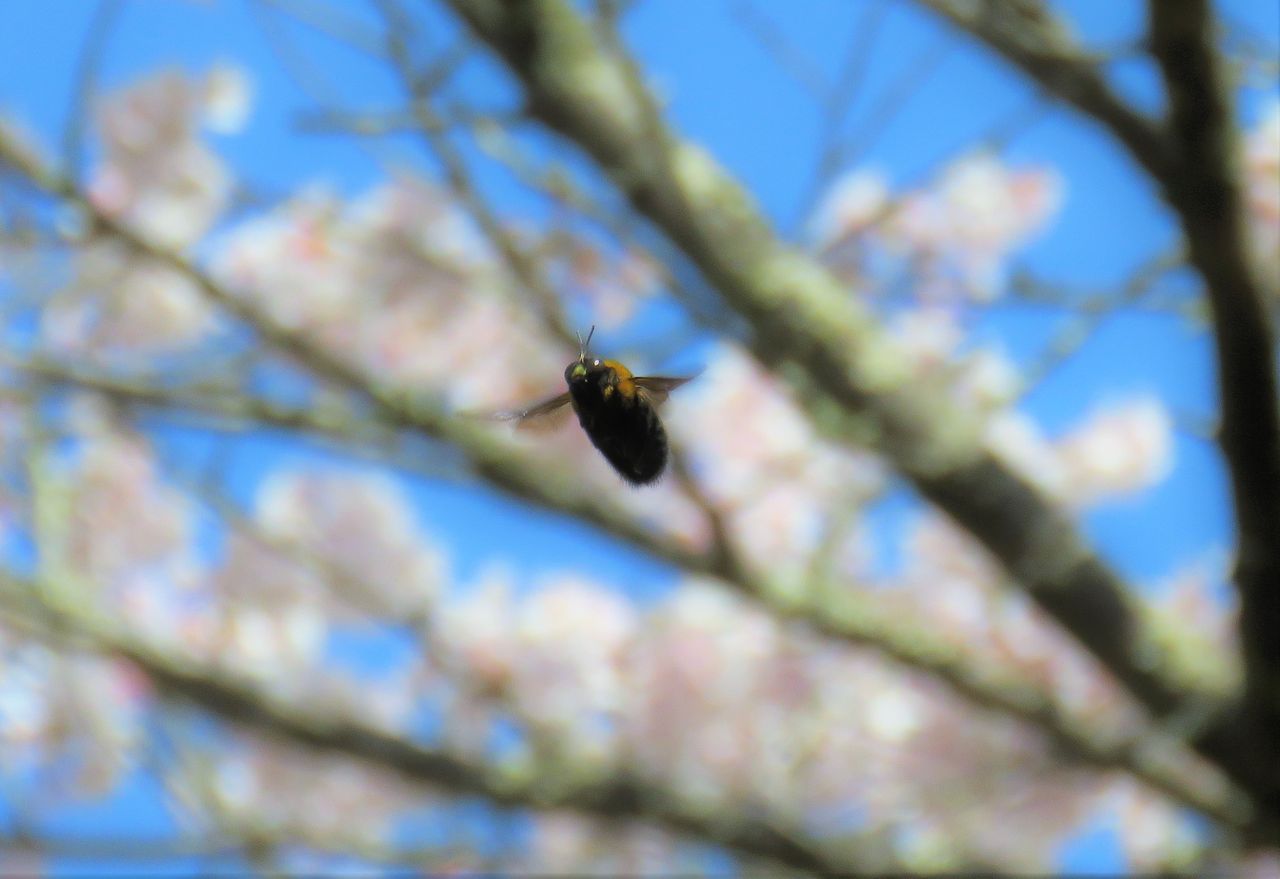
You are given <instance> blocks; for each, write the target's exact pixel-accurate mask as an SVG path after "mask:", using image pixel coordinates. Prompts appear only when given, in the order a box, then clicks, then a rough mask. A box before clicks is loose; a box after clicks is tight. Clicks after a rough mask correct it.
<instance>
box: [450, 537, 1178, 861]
mask: <svg viewBox="0 0 1280 879" xmlns="http://www.w3.org/2000/svg"><path fill="white" fill-rule="evenodd" d="M951 543H952V544H954V543H956V541H955V540H952V541H951ZM934 546H935V548H936V550H935V551H934V559H933V561H932V562H922V563H921V564H922V565H924V564H932V565H934V570H933V572H925V571H922V570H913V571H912V572H910V573H908V574H907V575H906V585H907V588H911V584H912V583H914V586H915V587H917V588H920V590H921V591H923V587H922V586H921V584H922V583H923V581H924V580H925V579H928V578H931V577H932V578H934V579H942V578H943V577H944V576H946V577H950V580H951V585H948V586H947V589H948V592H949V593H950V594H953V595H956V596H959V595H962V594H963V593H964V591H965V590H968V593H969V594H970V596H971V597H970V598H969V599H968V601H969V602H970V604H972V605H974V606H973V607H972V608H964V607H962V606H961V605H960V604H958V603H957V601H956V600H953V599H951V598H946V599H943V601H944V602H945V603H946V604H948V606H949V607H948V608H945V609H943V610H941V611H940V612H938V611H935V612H934V614H933V616H932V619H931V620H930V622H931V623H933V622H936V623H937V626H938V627H947V629H946V631H947V634H948V637H949V638H951V639H954V641H955V642H957V643H961V642H964V641H966V640H972V639H974V638H976V637H983V636H990V637H992V638H993V643H992V644H991V646H990V647H989V650H990V652H991V654H992V656H993V658H999V659H1000V660H1006V659H1008V660H1010V661H1012V662H1013V663H1014V664H1015V665H1016V666H1017V667H1018V668H1019V670H1020V671H1026V672H1029V673H1034V674H1035V677H1036V679H1037V682H1039V683H1043V684H1047V685H1048V686H1049V687H1050V688H1052V689H1059V690H1061V691H1063V692H1062V695H1063V697H1064V701H1066V702H1068V703H1077V704H1076V705H1073V706H1072V707H1084V708H1085V709H1087V710H1088V711H1089V712H1090V713H1089V714H1088V715H1087V716H1092V717H1094V718H1095V719H1097V720H1099V721H1105V720H1107V714H1108V712H1109V711H1112V710H1113V709H1114V700H1115V693H1114V691H1113V688H1112V687H1111V686H1110V685H1107V684H1105V683H1103V682H1102V679H1101V677H1100V676H1099V675H1098V673H1097V670H1096V669H1093V668H1087V669H1086V668H1081V667H1080V661H1079V660H1078V659H1077V658H1076V654H1075V652H1074V651H1072V650H1070V649H1067V647H1068V645H1067V644H1066V643H1065V641H1066V638H1065V637H1064V636H1062V635H1060V634H1059V635H1056V636H1053V637H1050V638H1049V640H1048V641H1046V642H1041V641H1040V638H1041V637H1042V636H1044V635H1045V633H1046V632H1050V634H1052V633H1051V631H1050V630H1051V627H1050V626H1049V625H1048V624H1047V623H1045V622H1044V621H1043V620H1041V619H1038V618H1036V617H1035V615H1034V613H1032V612H1031V611H1030V609H1029V608H1027V607H1026V606H1025V605H1023V606H1020V607H1019V606H1011V605H1016V604H1017V603H1016V602H1015V601H1008V602H1007V604H1005V603H1003V602H1002V600H1001V598H1000V596H999V595H998V594H997V590H996V589H995V588H994V587H993V586H991V585H990V584H991V579H990V578H989V577H988V578H987V579H986V580H981V579H979V578H980V577H982V576H984V575H987V574H989V572H988V571H985V570H982V569H981V567H980V566H978V565H975V566H974V567H973V570H972V571H971V572H970V575H971V576H972V577H973V579H972V580H968V581H960V580H958V578H960V577H962V576H963V575H962V574H959V573H951V574H943V573H940V572H941V571H943V570H944V569H949V570H951V571H953V572H954V571H956V569H957V566H958V562H957V559H955V558H945V557H939V556H941V555H942V553H944V552H951V553H953V554H956V555H960V556H961V557H963V550H957V549H956V548H955V547H954V546H951V547H950V548H948V546H947V541H935V544H934ZM913 578H916V579H914V580H913ZM916 597H917V598H924V596H922V595H920V594H919V593H917V596H916ZM921 603H923V601H922V602H921ZM980 605H981V606H985V609H987V610H989V611H990V612H991V618H990V619H987V618H986V617H985V616H984V615H983V613H982V612H981V611H982V610H983V609H984V608H983V607H981V606H980ZM1002 607H1003V609H1002ZM904 609H905V607H904ZM440 614H441V627H440V632H441V637H442V639H444V645H443V646H444V647H445V649H446V651H447V654H448V655H449V656H450V657H451V661H452V662H453V663H457V664H459V668H460V670H461V671H462V673H463V674H464V675H466V676H473V677H474V678H477V679H483V680H484V681H486V682H488V684H489V685H491V686H492V687H493V688H494V689H491V690H486V692H494V691H495V690H496V691H501V692H503V693H505V694H506V695H507V697H508V698H509V700H510V704H513V705H515V706H516V710H517V715H518V716H520V717H521V718H522V719H523V720H524V721H525V722H526V723H528V724H530V725H531V727H532V728H533V729H536V730H540V731H542V732H544V733H547V732H550V733H553V734H554V736H555V741H556V742H557V744H558V746H559V747H562V748H564V749H565V750H566V751H567V753H570V754H572V755H573V761H574V768H575V770H576V771H579V772H583V773H587V774H588V775H589V774H590V773H591V772H592V771H593V769H592V767H593V766H596V767H598V766H602V765H603V766H607V765H611V764H617V765H619V766H630V767H636V768H638V769H639V770H640V771H641V772H642V774H643V775H644V776H645V777H652V778H657V779H661V780H663V781H664V782H666V783H667V784H668V785H670V786H671V787H672V788H673V789H675V790H676V791H678V792H679V794H680V795H681V796H682V797H684V798H686V800H687V801H688V802H690V803H692V804H697V805H698V806H700V807H701V808H704V809H706V810H707V811H714V810H715V809H716V808H718V807H721V806H722V805H723V804H727V803H729V802H737V803H742V802H745V803H750V804H754V808H755V809H758V810H761V814H764V815H771V816H773V818H774V820H778V821H781V822H782V823H783V824H798V825H800V826H807V827H809V828H810V829H811V830H812V831H813V832H815V833H818V834H820V835H823V834H830V833H837V834H848V833H852V834H855V835H858V834H867V835H870V836H878V837H880V838H888V839H889V840H890V841H891V844H892V846H893V849H894V850H895V852H896V853H897V854H898V855H899V856H900V857H902V858H904V859H905V860H906V862H907V863H910V864H915V865H918V866H920V867H922V868H923V867H926V866H930V865H932V866H942V865H945V864H947V863H951V862H953V861H954V859H956V858H960V857H963V856H966V855H968V856H975V855H976V856H980V857H985V858H991V859H999V861H1000V862H1001V863H1006V864H1010V865H1013V867H1014V868H1015V869H1026V870H1033V869H1043V868H1044V867H1045V866H1046V865H1047V864H1049V863H1051V860H1052V857H1053V855H1054V852H1055V851H1056V849H1057V847H1058V846H1059V845H1060V844H1061V843H1062V841H1063V840H1064V839H1065V838H1066V837H1067V836H1069V835H1070V834H1071V833H1072V832H1074V830H1076V829H1078V828H1079V827H1080V826H1081V824H1082V823H1083V822H1084V821H1086V820H1087V819H1088V818H1089V817H1090V816H1093V815H1096V814H1100V813H1107V814H1112V815H1115V816H1117V820H1118V821H1120V822H1122V823H1123V822H1125V821H1127V820H1129V818H1130V815H1131V814H1132V820H1134V821H1140V822H1141V823H1142V825H1143V834H1144V835H1143V836H1142V837H1140V840H1141V839H1145V840H1148V841H1149V840H1150V839H1151V837H1152V836H1153V835H1155V836H1157V837H1158V840H1159V842H1158V843H1150V849H1151V850H1150V851H1149V852H1146V853H1145V854H1144V852H1143V851H1142V850H1138V849H1135V851H1133V852H1131V855H1132V856H1133V858H1134V860H1133V864H1134V865H1135V868H1140V867H1141V866H1142V865H1146V866H1154V865H1157V864H1160V863H1163V861H1161V860H1160V859H1161V858H1162V857H1167V856H1168V853H1169V851H1170V850H1171V849H1170V848H1169V847H1168V846H1163V842H1164V841H1165V840H1166V839H1176V840H1179V841H1180V844H1183V845H1185V846H1189V845H1190V842H1191V830H1190V827H1189V826H1188V825H1187V824H1186V823H1185V820H1184V817H1183V816H1182V815H1181V814H1180V813H1179V812H1178V811H1177V810H1176V809H1175V808H1173V807H1171V806H1168V805H1166V804H1165V803H1164V801H1163V800H1162V799H1161V798H1159V797H1158V796H1156V795H1154V794H1151V793H1150V792H1147V791H1144V790H1142V789H1141V788H1137V787H1134V786H1132V785H1130V784H1129V783H1128V782H1127V781H1126V780H1125V779H1123V778H1121V777H1111V776H1104V775H1098V774H1092V773H1088V772H1085V771H1083V770H1076V769H1070V768H1064V767H1063V765H1062V763H1061V762H1060V759H1059V757H1058V755H1057V754H1056V753H1054V752H1053V750H1052V749H1051V748H1050V747H1049V745H1048V744H1047V743H1046V742H1045V741H1044V740H1043V739H1042V738H1041V737H1040V736H1039V735H1038V734H1037V733H1035V732H1034V731H1032V730H1030V729H1029V728H1027V727H1024V726H1022V725H1020V724H1016V723H1012V722H1010V721H1007V720H1003V719H1000V718H997V717H994V716H990V715H984V714H982V713H979V712H976V711H975V710H974V709H972V708H970V707H967V706H965V705H964V704H963V703H961V702H960V701H958V699H957V698H956V697H955V696H954V695H952V694H951V693H950V692H948V691H947V690H946V689H945V688H944V687H941V686H940V685H938V684H937V683H936V682H934V681H931V680H929V679H926V678H923V677H921V676H919V675H916V674H912V673H908V672H904V671H902V670H900V669H896V668H894V667H892V666H890V665H888V664H886V662H885V661H884V660H883V659H882V658H881V657H879V656H878V655H876V654H875V653H874V652H871V651H861V650H856V649H852V648H848V647H837V646H835V645H832V644H830V643H825V642H823V641H822V640H820V639H815V638H814V637H813V636H812V635H810V634H808V633H807V632H805V631H804V630H803V629H802V628H800V627H795V626H788V625H782V624H779V623H778V622H777V621H776V620H774V619H773V618H771V617H770V616H769V615H768V614H766V613H763V612H762V611H760V610H758V609H756V608H753V607H750V606H748V605H746V604H744V603H743V602H742V601H741V600H739V599H737V598H735V597H733V596H732V595H730V594H729V593H728V592H726V591H725V590H724V589H723V588H721V587H719V586H717V585H714V584H711V583H704V582H698V581H689V582H686V583H685V584H683V585H682V586H681V587H680V588H679V589H678V590H676V591H675V592H674V593H673V594H672V595H671V596H670V597H669V598H667V599H665V600H663V601H662V602H660V603H659V604H658V605H656V606H655V607H653V608H652V609H649V610H641V609H639V608H634V607H632V606H630V605H628V604H627V603H626V602H624V601H622V600H620V599H618V598H617V597H614V596H612V595H610V594H609V593H607V592H605V591H602V589H601V588H600V587H598V586H595V585H592V584H590V583H588V582H586V581H582V580H577V579H572V578H567V579H562V580H553V581H551V582H549V583H547V584H546V585H545V586H544V587H543V588H542V589H540V590H538V591H537V592H536V593H534V594H531V595H527V596H525V597H523V598H519V597H517V596H516V595H515V592H514V590H513V589H512V588H511V587H510V584H508V583H504V582H502V581H501V580H500V579H499V580H492V581H490V582H489V583H488V584H487V586H486V587H485V588H482V589H476V590H473V591H470V592H468V593H466V594H464V595H461V596H459V597H457V598H455V599H451V600H449V601H447V602H446V603H445V605H444V606H443V607H442V609H441V611H440ZM930 628H931V630H932V629H933V628H934V627H933V626H930ZM498 714H499V712H497V711H496V710H495V715H494V721H493V722H496V717H497V716H498ZM1130 719H1131V718H1130ZM473 722H474V718H473ZM1112 725H1113V726H1120V725H1123V724H1122V722H1120V721H1114V720H1113V721H1112ZM468 734H469V735H470V736H472V737H473V738H474V736H475V735H476V732H475V729H474V727H473V728H471V729H469V731H468ZM1117 804H1120V805H1122V806H1123V808H1119V807H1118V805H1117ZM543 820H545V821H547V822H548V823H547V826H548V828H549V829H550V830H553V831H554V837H553V839H552V840H542V841H541V842H540V843H539V844H538V850H539V851H542V852H543V854H544V856H548V857H550V856H553V855H557V854H558V855H559V856H561V857H568V856H569V854H570V853H572V856H573V858H575V859H586V861H587V862H588V863H590V862H594V859H597V858H600V857H601V856H602V854H603V853H602V852H600V851H599V850H598V849H596V848H595V847H593V846H591V845H590V844H589V843H588V841H587V840H586V839H584V838H583V837H582V834H583V833H584V832H585V831H584V828H583V827H582V826H581V824H580V823H579V822H575V821H573V820H568V819H566V820H567V822H568V823H563V822H562V821H561V820H560V819H554V820H553V819H550V818H548V819H543ZM958 840H965V844H966V845H969V846H971V847H972V848H971V849H970V850H968V851H960V850H958V849H956V848H955V845H956V843H957V841H958ZM1145 844H1146V843H1142V842H1139V843H1138V844H1137V845H1138V847H1139V849H1140V848H1141V847H1142V846H1143V845H1145ZM581 863H582V860H567V861H558V862H554V863H549V864H548V867H554V868H555V869H569V868H571V867H575V866H578V865H580V864H581Z"/></svg>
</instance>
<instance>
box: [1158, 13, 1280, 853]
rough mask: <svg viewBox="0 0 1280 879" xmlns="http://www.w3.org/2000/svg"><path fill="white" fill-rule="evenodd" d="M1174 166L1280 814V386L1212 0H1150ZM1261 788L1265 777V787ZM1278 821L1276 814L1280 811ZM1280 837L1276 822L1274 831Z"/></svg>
mask: <svg viewBox="0 0 1280 879" xmlns="http://www.w3.org/2000/svg"><path fill="white" fill-rule="evenodd" d="M1148 8H1149V14H1150V26H1151V31H1150V33H1151V45H1152V51H1153V53H1154V54H1155V57H1156V60H1157V61H1158V62H1159V64H1160V69H1161V72H1162V73H1163V75H1164V81H1165V86H1166V89H1167V91H1168V119H1167V126H1168V131H1169V135H1170V137H1171V138H1172V141H1173V143H1174V145H1175V148H1176V165H1175V167H1174V169H1173V171H1172V173H1169V174H1167V175H1164V176H1162V177H1160V178H1159V179H1160V182H1161V184H1162V185H1163V187H1164V191H1165V197H1166V198H1167V199H1168V201H1169V203H1170V204H1171V205H1173V208H1174V210H1175V211H1177V213H1178V216H1179V218H1180V219H1181V221H1182V227H1183V230H1184V231H1185V233H1186V236H1187V247H1188V250H1189V252H1190V256H1191V261H1192V263H1193V264H1194V265H1195V266H1196V268H1197V269H1199V271H1200V274H1201V275H1202V276H1203V278H1204V281H1205V285H1206V288H1207V292H1208V298H1209V304H1210V307H1211V310H1212V313H1213V325H1214V336H1215V341H1216V343H1217V361H1218V384H1219V387H1220V388H1221V393H1222V416H1221V428H1220V430H1219V443H1220V445H1221V446H1222V451H1223V456H1224V457H1225V458H1226V461H1227V468H1228V470H1229V471H1230V474H1231V486H1232V491H1233V494H1234V499H1235V515H1236V525H1237V527H1238V529H1239V542H1238V547H1237V551H1236V553H1237V554H1236V570H1235V580H1236V586H1237V588H1238V589H1239V592H1240V635H1241V643H1242V645H1243V648H1244V660H1245V703H1244V707H1243V714H1242V720H1243V723H1244V725H1245V729H1246V733H1245V736H1246V739H1247V747H1248V749H1249V753H1250V756H1251V757H1252V758H1253V760H1254V761H1255V765H1256V766H1257V767H1258V769H1259V770H1261V772H1262V775H1263V776H1264V779H1265V784H1266V788H1265V796H1266V797H1267V799H1268V802H1269V805H1270V807H1271V809H1272V810H1274V811H1276V812H1280V391H1278V390H1277V380H1276V361H1275V356H1276V354H1275V342H1276V339H1275V333H1274V328H1273V327H1272V326H1271V323H1270V316H1269V314H1268V311H1267V306H1266V294H1267V291H1266V290H1265V289H1264V284H1263V282H1262V280H1261V278H1260V276H1259V275H1258V273H1257V271H1256V268H1255V266H1254V264H1253V261H1252V259H1251V256H1250V253H1249V244H1248V242H1249V235H1248V229H1247V228H1246V223H1247V220H1246V218H1245V210H1244V198H1243V194H1242V192H1241V182H1240V174H1239V168H1238V164H1239V156H1240V149H1239V144H1238V142H1237V137H1236V123H1235V119H1234V118H1233V114H1232V104H1233V102H1232V99H1231V89H1230V85H1229V82H1228V77H1227V76H1226V73H1225V71H1224V65H1223V62H1222V59H1221V58H1220V57H1219V55H1218V51H1217V49H1216V47H1215V45H1214V39H1215V37H1216V34H1217V24H1216V22H1215V21H1214V20H1213V12H1212V7H1211V4H1210V3H1209V2H1208V0H1151V2H1150V3H1149V5H1148ZM1259 788H1260V789H1262V786H1261V785H1259ZM1277 823H1278V824H1280V819H1277ZM1276 835H1277V836H1278V837H1280V827H1278V828H1277V830H1276Z"/></svg>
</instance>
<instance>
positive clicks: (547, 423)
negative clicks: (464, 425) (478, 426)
mask: <svg viewBox="0 0 1280 879" xmlns="http://www.w3.org/2000/svg"><path fill="white" fill-rule="evenodd" d="M568 402H569V394H568V392H567V391H566V392H565V393H563V394H557V395H556V396H554V397H552V398H551V399H549V400H543V401H542V402H541V403H536V404H535V405H533V406H530V407H529V408H527V409H509V410H506V411H502V412H482V413H467V414H468V415H470V416H471V417H473V418H483V419H485V420H487V421H511V422H514V423H515V426H516V429H517V430H529V429H537V428H552V427H557V426H559V424H560V422H561V421H562V420H563V416H564V415H566V414H567V413H568V410H567V409H565V408H564V406H565V404H567V403H568Z"/></svg>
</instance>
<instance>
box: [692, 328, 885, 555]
mask: <svg viewBox="0 0 1280 879" xmlns="http://www.w3.org/2000/svg"><path fill="white" fill-rule="evenodd" d="M707 361H708V365H707V368H706V370H705V371H704V372H703V373H702V374H701V375H700V376H699V377H698V380H697V381H696V382H694V383H693V384H691V385H689V386H688V387H687V388H683V389H681V391H680V392H679V393H678V394H676V395H674V396H673V397H672V400H671V402H670V403H669V404H668V407H667V412H668V413H669V418H668V421H669V423H670V427H671V430H672V433H673V436H674V437H675V438H676V439H677V441H678V442H679V443H680V445H681V446H682V447H683V448H684V449H686V450H687V452H688V454H689V457H690V463H691V464H692V465H693V467H694V468H696V472H697V475H698V480H699V483H700V484H701V485H702V487H703V489H704V490H705V491H706V494H707V496H708V498H709V500H710V501H711V502H712V503H713V504H715V505H716V506H718V507H721V508H723V509H724V510H725V511H727V519H728V523H727V524H728V526H729V528H730V531H731V534H730V536H731V537H732V538H733V540H734V542H735V544H736V545H737V546H739V547H741V548H742V551H743V552H744V553H745V555H746V557H747V559H748V560H749V561H751V562H754V563H755V564H757V565H759V566H760V567H761V568H765V569H768V570H770V571H774V572H779V574H780V575H781V576H792V575H794V574H795V573H796V572H797V571H798V569H799V568H800V567H801V566H803V565H804V564H806V563H807V560H808V559H810V558H812V556H813V554H814V551H815V550H816V549H817V548H818V546H819V544H820V543H822V542H823V541H824V539H825V538H826V537H827V536H828V534H827V524H828V522H829V521H830V520H831V516H832V515H833V513H834V511H835V510H837V509H848V508H850V507H853V508H856V507H857V506H859V505H860V504H861V503H863V502H865V501H867V500H868V499H869V498H871V497H872V496H874V495H875V494H876V493H877V492H878V491H879V490H880V488H881V487H882V485H883V482H884V478H885V469H884V467H883V465H882V464H881V462H880V461H879V460H878V459H877V458H876V457H875V456H873V455H870V454H867V453H862V452H857V451H851V450H849V449H847V448H842V447H839V446H836V445H834V444H831V443H829V442H826V441H825V440H823V439H822V438H820V437H819V436H818V435H817V434H816V433H815V431H814V428H813V425H812V423H811V422H810V421H809V420H808V419H807V418H805V416H804V414H803V411H802V410H801V409H800V407H799V406H798V405H797V404H796V402H795V401H794V400H793V399H792V398H791V395H790V393H789V392H788V391H787V389H786V388H785V386H784V385H783V384H782V383H781V382H780V381H779V379H778V378H777V377H775V376H773V375H770V374H769V373H768V372H766V371H765V370H763V369H762V368H761V367H760V366H759V365H758V364H757V363H756V362H755V361H754V360H752V359H751V358H750V357H749V356H748V355H747V354H746V353H745V352H743V351H742V350H741V349H739V348H736V347H733V346H730V345H720V346H718V347H717V348H716V349H714V350H713V351H711V352H710V353H709V354H708V357H707ZM834 536H835V537H836V538H838V540H839V545H838V548H837V552H836V554H835V555H836V557H838V558H840V559H842V560H844V561H849V562H853V561H855V560H856V558H857V557H858V555H859V552H860V549H859V545H858V542H857V540H858V539H857V535H856V534H854V533H842V534H838V535H834ZM842 573H845V574H851V573H854V571H853V570H850V569H849V568H848V567H846V568H845V569H844V570H843V571H842Z"/></svg>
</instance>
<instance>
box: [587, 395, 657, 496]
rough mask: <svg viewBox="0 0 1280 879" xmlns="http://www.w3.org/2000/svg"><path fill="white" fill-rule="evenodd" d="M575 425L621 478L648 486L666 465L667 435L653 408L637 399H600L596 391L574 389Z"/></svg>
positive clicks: (619, 397)
mask: <svg viewBox="0 0 1280 879" xmlns="http://www.w3.org/2000/svg"><path fill="white" fill-rule="evenodd" d="M573 390H574V394H573V403H574V409H576V410H577V413H578V422H579V423H580V424H581V425H582V429H583V430H584V431H586V434H587V436H588V437H589V438H590V439H591V443H592V445H594V446H595V447H596V448H597V449H599V450H600V453H601V454H602V455H604V457H605V459H606V460H607V461H608V462H609V463H610V464H612V465H613V469H614V470H617V471H618V475H620V476H621V477H622V478H623V479H625V480H627V481H628V482H630V483H631V484H633V485H647V484H649V483H650V482H654V481H655V480H657V478H658V477H659V476H661V475H662V470H663V468H664V467H666V465H667V432H666V431H665V430H664V429H663V427H662V421H661V420H660V419H659V418H658V413H657V412H656V411H655V410H654V408H653V407H652V406H651V405H649V404H648V403H647V402H645V401H644V400H642V399H639V398H634V397H633V398H631V399H626V398H623V397H621V396H617V395H615V396H613V397H612V399H607V400H606V399H603V398H602V397H600V396H599V395H598V394H597V393H595V390H596V389H595V388H594V387H590V388H581V389H578V388H575V389H573Z"/></svg>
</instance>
